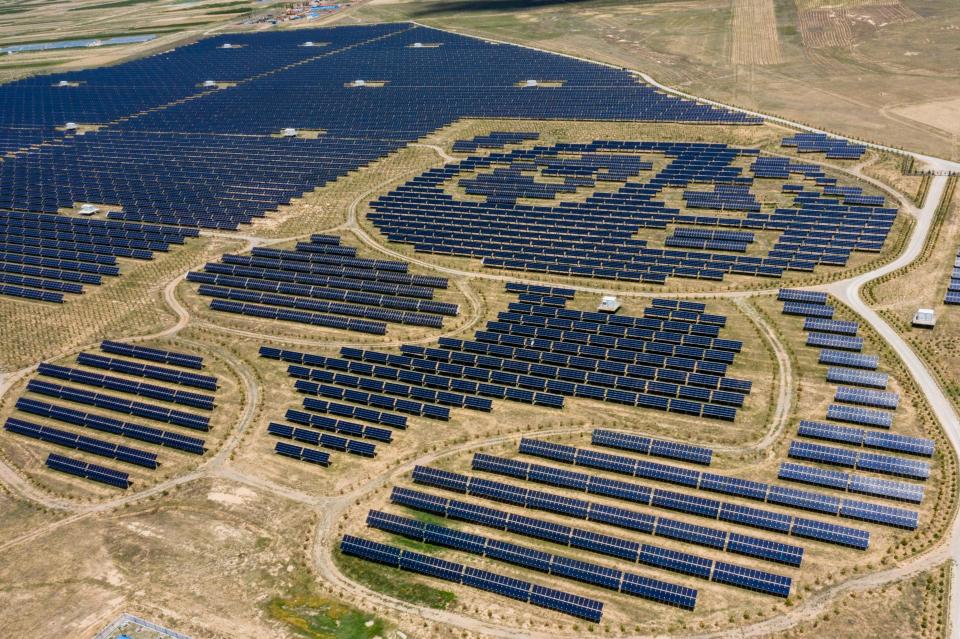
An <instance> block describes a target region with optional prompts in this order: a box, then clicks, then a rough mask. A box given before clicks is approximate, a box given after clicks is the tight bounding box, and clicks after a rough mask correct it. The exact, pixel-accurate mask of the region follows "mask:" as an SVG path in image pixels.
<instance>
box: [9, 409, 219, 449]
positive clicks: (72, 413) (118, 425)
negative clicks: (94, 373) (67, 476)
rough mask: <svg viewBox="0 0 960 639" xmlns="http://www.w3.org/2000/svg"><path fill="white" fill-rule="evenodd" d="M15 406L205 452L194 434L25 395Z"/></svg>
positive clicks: (55, 418)
mask: <svg viewBox="0 0 960 639" xmlns="http://www.w3.org/2000/svg"><path fill="white" fill-rule="evenodd" d="M16 409H17V410H19V411H22V412H25V413H30V414H33V415H39V416H41V417H47V418H49V419H53V420H56V421H59V422H62V423H65V424H73V425H75V426H83V427H84V428H89V429H91V430H96V431H100V432H103V433H111V434H114V435H120V436H121V437H127V438H130V439H136V440H138V441H142V442H148V443H151V444H157V445H160V446H166V447H167V448H175V449H177V450H182V451H185V452H188V453H193V454H195V455H202V454H203V453H204V452H206V448H204V441H203V440H202V439H200V438H198V437H189V436H187V435H181V434H180V433H175V432H171V431H166V430H162V429H159V428H153V427H151V426H144V425H142V424H134V423H131V422H124V421H121V420H118V419H114V418H112V417H106V416H104V415H97V414H94V413H87V412H85V411H81V410H77V409H75V408H68V407H66V406H60V405H57V404H51V403H49V402H44V401H39V400H35V399H31V398H28V397H21V398H19V399H18V400H17V403H16Z"/></svg>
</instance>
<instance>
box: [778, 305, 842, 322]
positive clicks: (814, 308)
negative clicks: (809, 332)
mask: <svg viewBox="0 0 960 639" xmlns="http://www.w3.org/2000/svg"><path fill="white" fill-rule="evenodd" d="M783 312H784V314H785V315H803V316H806V317H823V318H826V319H833V307H832V306H827V305H825V304H806V303H803V302H786V303H784V305H783Z"/></svg>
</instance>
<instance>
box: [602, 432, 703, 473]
mask: <svg viewBox="0 0 960 639" xmlns="http://www.w3.org/2000/svg"><path fill="white" fill-rule="evenodd" d="M591 442H592V443H593V444H595V445H598V446H608V447H610V448H619V449H621V450H630V451H634V452H639V453H644V454H647V455H653V456H655V457H665V458H668V459H679V460H682V461H690V462H695V463H698V464H704V465H709V464H710V460H711V457H712V455H713V452H712V451H711V450H710V449H709V448H703V447H701V446H693V445H690V444H680V443H677V442H667V441H663V440H653V439H650V438H648V437H643V436H640V435H633V434H630V433H618V432H615V431H609V430H601V429H596V430H594V431H593V434H592V440H591Z"/></svg>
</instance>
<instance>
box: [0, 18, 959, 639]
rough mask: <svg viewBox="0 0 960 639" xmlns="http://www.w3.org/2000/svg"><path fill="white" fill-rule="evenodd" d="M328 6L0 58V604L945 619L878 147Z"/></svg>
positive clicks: (331, 628) (925, 443)
mask: <svg viewBox="0 0 960 639" xmlns="http://www.w3.org/2000/svg"><path fill="white" fill-rule="evenodd" d="M337 10H338V11H339V10H340V9H337ZM344 10H345V9H344ZM361 15H362V13H361ZM342 24H343V26H332V27H322V28H319V27H315V26H314V27H309V28H281V26H276V28H272V27H271V26H270V25H269V24H268V23H264V24H263V25H262V28H260V27H258V28H255V29H244V30H242V31H234V30H229V29H227V30H216V32H214V33H211V34H202V35H197V36H196V37H193V38H192V39H186V40H183V41H176V42H174V43H173V44H171V46H170V47H169V48H167V49H163V50H156V51H151V52H150V53H149V55H145V56H139V57H134V58H132V59H125V60H123V61H119V62H117V63H116V64H110V65H106V66H90V67H89V68H76V69H70V70H65V71H59V70H58V71H57V72H56V73H38V74H32V75H27V76H26V77H23V78H20V79H18V80H15V81H12V82H7V83H5V84H0V104H2V105H3V108H0V154H2V155H0V341H2V343H3V344H4V347H5V348H4V349H2V351H0V424H2V425H3V428H2V430H0V485H2V487H3V489H2V490H0V530H2V531H3V532H4V533H5V535H4V538H3V541H0V552H2V553H4V554H5V560H4V562H2V563H3V564H4V566H5V567H4V568H3V572H4V574H5V576H6V577H7V579H8V581H10V582H17V583H20V584H22V587H23V589H24V590H23V593H24V594H23V595H20V594H16V595H14V594H11V597H12V602H15V604H16V605H15V606H11V607H10V608H11V610H14V609H15V610H16V614H13V613H12V612H10V611H8V612H7V613H3V614H0V627H3V628H5V629H9V630H5V632H6V634H7V636H11V637H20V636H43V637H46V636H50V637H61V636H78V637H101V636H104V637H106V636H111V637H112V636H113V635H110V634H109V633H110V632H114V633H115V632H119V629H120V628H121V625H118V624H121V621H122V622H123V623H132V622H131V621H130V620H136V622H137V624H142V627H143V628H148V629H152V630H151V631H152V632H157V633H160V634H159V635H158V636H176V637H180V638H184V637H191V638H194V639H199V638H203V637H221V636H235V637H278V638H279V637H283V638H285V637H297V636H300V637H324V638H325V637H358V638H363V639H373V637H379V638H380V639H384V638H386V637H396V638H397V639H400V638H402V637H419V636H424V637H440V638H449V639H454V638H455V637H476V638H480V637H506V636H510V637H530V638H531V639H533V638H537V637H544V636H546V634H550V635H552V636H559V637H582V636H596V635H603V636H610V637H653V636H691V635H696V636H717V637H720V636H724V637H725V636H737V633H740V632H744V633H746V634H748V635H749V636H761V635H762V636H791V637H798V638H799V637H815V636H823V635H819V634H817V633H818V630H817V628H818V627H819V624H820V623H827V622H828V621H830V620H831V619H834V620H836V619H837V618H838V617H839V616H840V615H841V614H842V611H843V610H846V608H844V606H850V605H853V604H852V603H851V601H852V599H851V601H848V600H847V597H848V596H849V595H848V594H847V593H850V592H853V593H860V594H859V595H858V596H863V597H864V599H863V602H864V605H867V604H868V603H869V602H874V604H871V605H876V602H878V601H880V600H882V599H884V598H887V599H889V598H894V599H896V595H895V594H893V593H894V591H895V592H898V593H901V594H903V593H904V592H909V593H910V596H906V595H904V596H903V597H902V601H900V600H897V601H895V602H894V604H895V605H891V606H890V610H894V611H896V612H897V614H899V611H901V608H897V607H896V606H899V605H900V604H901V603H902V604H903V605H904V606H912V607H911V608H909V610H910V614H909V615H907V614H906V613H905V616H907V617H910V618H914V617H912V616H911V615H913V614H914V613H916V615H919V617H917V618H920V617H922V618H923V619H924V620H926V621H925V623H926V625H925V626H924V629H925V632H926V631H928V630H929V632H926V634H923V633H919V632H918V633H914V634H915V635H916V636H918V637H924V638H926V637H934V636H947V632H946V630H945V625H944V624H945V623H946V622H945V621H944V620H943V618H938V620H936V621H934V620H933V617H932V616H931V615H933V612H931V611H933V610H935V609H937V606H942V605H943V603H942V601H940V600H937V599H935V597H934V595H935V594H936V593H937V592H939V591H938V590H936V589H935V588H934V587H933V586H928V587H926V589H925V590H924V589H923V588H921V586H917V585H916V583H915V582H914V581H913V580H919V579H921V578H922V579H925V580H927V581H925V582H924V583H928V584H932V583H941V581H944V582H948V581H949V571H948V569H947V568H945V567H943V561H945V560H946V559H949V557H950V556H951V555H950V551H951V548H952V546H951V545H950V544H949V543H947V542H948V541H949V542H951V543H952V537H951V530H952V525H953V520H954V517H955V510H956V494H957V476H958V475H957V459H956V455H955V448H954V446H953V439H952V431H951V430H950V428H949V427H948V426H947V425H946V423H945V421H944V419H943V413H944V410H945V409H944V404H943V403H942V402H938V400H937V397H936V396H934V395H933V393H934V392H939V391H935V389H934V388H933V387H934V386H936V385H935V384H934V385H932V386H931V385H930V384H927V383H926V381H925V380H926V378H925V377H924V376H923V375H924V374H925V373H923V372H920V373H918V372H917V371H918V370H921V371H926V370H927V368H926V366H928V365H929V363H928V362H927V360H926V359H923V358H926V357H927V356H928V355H929V354H928V353H927V352H926V351H923V352H921V353H920V355H919V359H917V360H916V362H915V361H914V359H911V358H910V357H909V356H908V355H905V353H906V352H907V351H905V350H904V349H902V348H901V347H900V346H899V343H898V342H897V341H896V340H895V339H892V338H890V337H889V336H888V334H887V333H886V332H885V331H886V330H887V329H889V330H890V331H892V332H893V334H894V335H898V334H899V333H897V331H898V330H899V331H902V327H901V326H900V324H899V323H897V322H896V321H894V320H893V319H892V316H891V317H888V316H887V315H886V314H885V312H881V313H880V314H879V315H877V314H876V313H873V312H872V311H869V309H868V307H867V306H866V305H863V306H860V305H859V304H861V302H860V297H858V296H859V295H860V293H859V292H858V291H859V290H860V288H859V287H860V286H862V284H864V283H866V284H867V288H868V289H870V286H871V282H870V280H871V279H877V281H883V282H886V281H888V280H886V279H880V278H881V275H883V276H886V275H887V274H889V273H899V272H900V271H898V270H897V269H903V268H907V267H909V265H910V260H907V259H906V258H907V257H910V256H911V255H912V256H913V257H916V255H917V253H918V252H919V251H920V250H921V249H922V248H923V246H922V245H923V243H922V242H920V243H918V242H916V241H915V239H916V236H915V235H913V234H915V233H918V232H921V231H922V232H929V231H930V226H931V225H930V224H928V223H927V222H928V221H929V217H930V216H931V215H932V213H933V211H934V210H935V209H936V208H937V206H936V205H939V202H935V203H933V204H930V203H924V202H919V203H914V202H913V200H912V199H911V197H912V195H911V194H907V193H904V192H902V191H899V190H897V188H896V187H895V186H892V185H890V184H887V183H885V182H883V181H881V180H878V179H874V178H871V177H869V176H867V177H865V175H866V174H865V173H864V172H863V167H864V166H867V165H869V164H870V163H872V162H881V161H882V162H887V161H890V158H898V157H899V156H897V155H896V153H895V152H894V151H891V150H886V149H881V148H879V147H876V146H875V145H871V144H869V143H864V142H858V141H853V140H849V139H847V138H843V137H840V136H839V135H835V134H832V133H827V132H825V131H816V130H812V129H808V128H806V127H803V126H800V125H793V124H790V125H788V124H786V123H783V122H778V121H774V120H772V119H770V118H767V117H765V116H763V115H760V114H755V113H750V112H747V111H744V110H740V109H737V108H733V107H727V106H723V105H720V104H715V103H710V102H708V101H705V100H700V99H696V98H693V97H692V96H687V95H682V94H679V93H676V92H673V91H671V90H668V89H666V88H664V87H661V86H659V85H657V84H655V83H654V82H652V81H650V80H649V79H647V78H644V77H642V76H641V75H639V74H638V73H637V72H635V71H633V70H630V69H627V68H622V67H614V66H610V65H605V64H600V63H597V62H592V61H590V60H586V59H581V58H575V57H571V56H566V55H558V54H554V53H550V52H547V51H543V50H539V49H535V48H530V47H525V46H519V45H514V44H510V43H506V42H499V41H492V40H486V39H483V38H478V37H474V36H470V35H464V34H461V33H454V32H452V31H447V30H442V29H437V28H432V27H428V26H425V25H423V24H419V23H413V22H384V23H371V24H363V23H360V22H357V23H353V22H350V21H348V20H343V21H342ZM246 26H248V27H249V26H250V24H247V25H246ZM940 177H943V176H938V177H936V178H933V179H931V180H930V184H928V193H931V194H936V195H938V196H939V195H944V196H945V197H949V193H948V192H947V189H946V188H944V184H946V182H947V180H946V178H945V179H943V180H941V179H940ZM929 197H931V196H930V195H928V198H929ZM948 209H949V206H948ZM938 219H940V218H938ZM948 236H950V233H946V234H944V235H942V236H941V239H942V238H943V237H948ZM931 237H936V234H933V233H932V232H931ZM948 239H950V238H949V237H948ZM956 239H957V241H960V235H958V236H957V238H956ZM956 245H957V244H956V242H955V243H954V244H953V247H952V252H953V253H955V252H956ZM939 250H940V249H939V248H938V249H937V251H939ZM911 252H913V253H911ZM934 254H935V255H938V256H939V255H940V253H939V252H937V253H934ZM917 259H922V260H929V259H930V258H927V257H923V258H917ZM951 259H952V258H951ZM874 273H877V274H878V275H876V277H874ZM957 274H958V271H957V269H956V263H953V271H951V273H950V276H951V277H952V276H953V275H957ZM947 279H950V278H947ZM861 280H862V281H861ZM957 281H960V278H953V279H950V282H951V283H950V284H949V285H948V286H949V288H948V291H947V293H946V299H945V300H944V304H945V305H946V306H938V309H940V308H944V309H947V310H944V311H941V312H943V313H948V312H951V311H949V308H950V306H949V305H950V304H951V303H954V302H952V301H951V298H950V295H952V294H953V293H952V292H951V291H952V290H953V286H954V284H955V283H956V282H957ZM852 282H856V283H857V287H858V288H854V287H853V284H851V283H852ZM870 290H872V289H870ZM850 291H853V293H851V292H850ZM937 294H938V295H942V292H941V291H940V290H939V289H938V291H937ZM851 296H852V297H851ZM865 298H867V299H869V297H868V296H865ZM936 301H937V303H939V301H940V300H936ZM931 303H932V302H931ZM873 315H877V317H876V318H874V317H873ZM945 321H946V322H948V323H949V322H950V321H952V320H950V319H949V318H947V319H946V320H945ZM886 322H889V324H890V325H892V326H893V327H894V328H893V329H890V326H889V325H888V324H887V323H886ZM937 330H939V329H937ZM897 339H901V338H899V337H898V338H897ZM903 339H907V340H909V337H905V338H903ZM905 343H909V344H911V345H912V344H914V343H913V342H911V341H907V342H905ZM907 350H909V349H907ZM910 355H912V351H911V352H910ZM918 366H919V369H918ZM930 369H931V370H933V371H934V373H932V374H935V375H936V374H939V373H938V372H937V371H938V370H939V369H938V368H937V367H936V366H934V365H930ZM947 408H950V405H949V402H948V403H947ZM950 410H952V408H950ZM921 568H922V570H921ZM938 571H940V572H938ZM944 575H945V576H944ZM941 577H942V580H941V581H937V579H941ZM948 585H949V584H948ZM54 592H55V593H57V594H56V595H55V596H56V597H57V601H58V602H59V604H58V605H51V603H52V602H53V599H52V597H54V595H53V594H52V593H54ZM944 596H946V594H945V593H944ZM880 607H883V606H880ZM918 610H920V611H921V612H917V611H918ZM825 611H826V612H825ZM914 616H915V615H914ZM111 619H119V620H121V621H116V622H114V624H113V625H112V626H107V625H106V624H107V623H108V622H109V620H111ZM876 619H877V621H876V623H877V624H878V625H879V624H886V623H888V620H887V618H886V617H884V616H883V614H881V613H880V612H878V613H877V614H876ZM124 620H125V621H124ZM947 621H949V620H947ZM124 627H126V626H124ZM138 627H141V626H138ZM871 628H873V627H872V626H871ZM937 628H940V629H943V630H944V632H943V633H940V634H937V633H936V632H935V631H936V629H937ZM890 629H891V630H893V631H894V632H897V633H898V634H902V635H903V636H914V635H911V634H910V633H911V632H912V631H913V630H912V629H913V626H910V627H907V626H904V627H903V628H902V629H901V628H894V627H891V628H890ZM98 632H99V633H100V634H97V633H98ZM831 632H832V631H831ZM870 632H872V629H867V630H863V631H862V632H859V634H860V635H861V636H862V635H864V634H865V635H866V636H871V635H870ZM165 633H168V634H165ZM783 633H786V634H783ZM831 636H833V635H832V634H831ZM836 636H852V634H843V633H840V634H836Z"/></svg>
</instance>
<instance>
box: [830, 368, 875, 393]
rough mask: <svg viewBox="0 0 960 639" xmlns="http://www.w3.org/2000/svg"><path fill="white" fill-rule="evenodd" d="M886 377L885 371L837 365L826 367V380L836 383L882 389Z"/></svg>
mask: <svg viewBox="0 0 960 639" xmlns="http://www.w3.org/2000/svg"><path fill="white" fill-rule="evenodd" d="M887 379H888V375H887V374H886V373H880V372H875V371H863V370H857V369H853V368H842V367H839V366H831V367H830V368H828V369H827V381H828V382H834V383H836V384H850V385H853V386H867V387H870V388H879V389H884V388H886V387H887Z"/></svg>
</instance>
